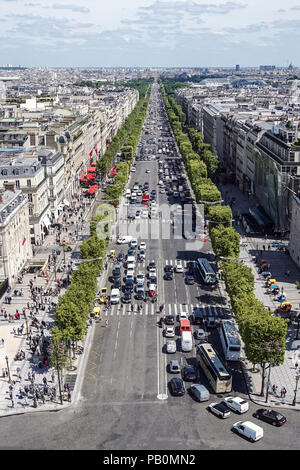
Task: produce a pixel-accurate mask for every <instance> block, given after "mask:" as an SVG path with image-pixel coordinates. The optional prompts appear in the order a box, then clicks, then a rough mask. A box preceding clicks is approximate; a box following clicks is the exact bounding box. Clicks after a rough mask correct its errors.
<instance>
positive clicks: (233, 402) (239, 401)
mask: <svg viewBox="0 0 300 470" xmlns="http://www.w3.org/2000/svg"><path fill="white" fill-rule="evenodd" d="M224 402H225V403H226V405H227V406H228V408H230V409H231V410H233V411H235V412H236V413H239V414H242V413H246V411H248V410H249V403H248V402H247V401H246V400H244V399H243V398H240V397H226V398H224Z"/></svg>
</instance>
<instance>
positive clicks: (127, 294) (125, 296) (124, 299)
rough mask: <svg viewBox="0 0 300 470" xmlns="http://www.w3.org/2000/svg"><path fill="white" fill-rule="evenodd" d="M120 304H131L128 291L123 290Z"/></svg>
mask: <svg viewBox="0 0 300 470" xmlns="http://www.w3.org/2000/svg"><path fill="white" fill-rule="evenodd" d="M122 302H123V303H124V304H129V303H130V302H131V291H130V290H129V289H128V290H125V292H124V295H123V298H122Z"/></svg>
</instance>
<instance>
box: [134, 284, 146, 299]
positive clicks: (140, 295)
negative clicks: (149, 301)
mask: <svg viewBox="0 0 300 470" xmlns="http://www.w3.org/2000/svg"><path fill="white" fill-rule="evenodd" d="M135 293H136V296H135V298H136V299H137V300H144V298H145V289H144V286H143V285H142V286H141V285H137V287H136V290H135Z"/></svg>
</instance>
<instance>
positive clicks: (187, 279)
mask: <svg viewBox="0 0 300 470" xmlns="http://www.w3.org/2000/svg"><path fill="white" fill-rule="evenodd" d="M185 283H186V284H188V285H189V286H192V285H193V284H195V279H194V276H192V275H191V274H188V275H187V276H185Z"/></svg>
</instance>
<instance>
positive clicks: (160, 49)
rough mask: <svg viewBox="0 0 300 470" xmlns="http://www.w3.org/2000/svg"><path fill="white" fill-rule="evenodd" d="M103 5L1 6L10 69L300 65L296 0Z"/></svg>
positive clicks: (130, 0)
mask: <svg viewBox="0 0 300 470" xmlns="http://www.w3.org/2000/svg"><path fill="white" fill-rule="evenodd" d="M101 3H102V2H101ZM101 3H100V5H99V3H98V2H95V1H94V0H86V1H85V2H83V1H82V0H72V3H67V2H66V3H65V2H63V3H62V2H56V1H55V0H54V1H53V3H48V2H45V1H44V0H39V1H37V2H35V1H34V2H28V1H26V0H1V9H2V16H1V19H0V22H1V26H2V28H1V31H2V32H1V34H2V41H1V46H0V55H1V58H2V60H1V62H2V64H7V63H9V64H13V65H21V66H28V67H45V66H49V67H64V66H65V67H88V66H91V67H96V66H102V67H117V66H121V67H126V66H127V67H139V66H140V67H163V66H165V67H213V66H215V67H216V66H219V67H234V66H235V64H240V66H241V67H246V66H249V67H254V66H259V65H260V64H274V65H276V66H284V67H286V66H288V65H289V63H291V62H292V63H293V65H295V66H297V65H298V64H299V63H300V60H299V52H298V51H297V50H296V47H295V46H294V44H296V43H297V39H298V36H299V32H298V29H299V27H298V26H299V25H300V6H297V5H296V1H295V0H287V1H286V2H285V7H284V8H282V3H281V2H280V0H272V1H270V0H268V1H266V2H264V4H261V2H259V1H258V0H251V1H249V0H248V1H225V2H224V1H223V2H220V1H217V0H216V1H214V2H210V1H209V2H204V1H194V2H192V1H184V0H170V1H154V0H139V1H137V0H127V1H126V3H125V4H124V2H121V1H120V0H112V1H111V2H110V3H109V4H103V5H102V4H101ZM16 11H17V13H16ZM291 38H292V40H291Z"/></svg>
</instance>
